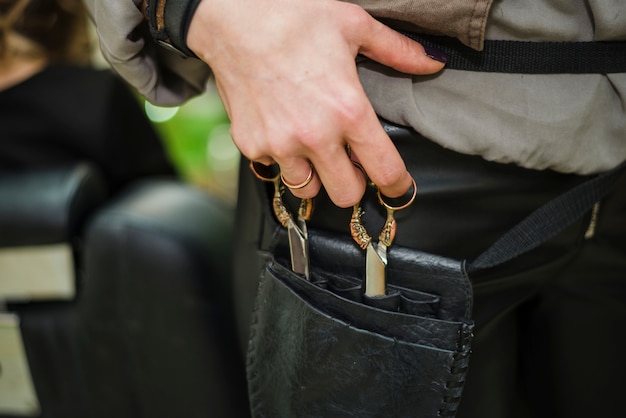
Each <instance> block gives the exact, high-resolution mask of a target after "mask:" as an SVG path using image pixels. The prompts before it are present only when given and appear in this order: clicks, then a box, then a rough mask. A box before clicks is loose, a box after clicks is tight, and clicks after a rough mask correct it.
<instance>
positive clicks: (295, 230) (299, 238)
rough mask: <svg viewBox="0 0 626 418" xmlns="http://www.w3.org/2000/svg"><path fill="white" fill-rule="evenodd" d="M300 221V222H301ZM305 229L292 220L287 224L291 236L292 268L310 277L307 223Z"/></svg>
mask: <svg viewBox="0 0 626 418" xmlns="http://www.w3.org/2000/svg"><path fill="white" fill-rule="evenodd" d="M299 223H300V222H299ZM304 228H305V229H304V231H303V230H302V229H300V227H298V225H296V224H295V222H294V221H293V220H290V221H289V222H288V224H287V233H288V237H289V252H290V254H291V270H293V271H294V272H296V273H300V274H303V275H304V277H306V278H307V279H308V278H309V255H308V243H307V236H306V225H304Z"/></svg>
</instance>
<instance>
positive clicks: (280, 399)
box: [248, 231, 473, 417]
mask: <svg viewBox="0 0 626 418" xmlns="http://www.w3.org/2000/svg"><path fill="white" fill-rule="evenodd" d="M279 241H281V240H280V239H279ZM282 241H284V239H282ZM309 241H310V248H311V260H312V274H311V280H310V281H309V280H306V279H305V278H304V277H303V276H301V275H298V274H295V273H293V272H292V271H291V270H290V269H289V268H287V267H286V266H288V262H287V260H285V259H284V258H283V256H281V253H282V254H285V251H284V249H283V250H281V248H280V247H281V246H280V244H279V245H278V246H277V248H276V251H274V252H273V253H272V254H267V262H266V265H265V268H264V270H263V272H262V275H261V279H260V284H259V290H258V297H257V302H256V306H255V310H254V314H253V324H252V329H251V339H250V342H249V350H248V381H249V390H250V400H251V408H252V412H253V416H256V417H343V416H354V417H408V416H413V417H415V416H419V417H439V416H454V414H455V412H456V409H457V407H458V403H459V400H460V397H461V392H462V389H463V383H464V379H465V373H466V370H467V366H468V361H469V354H470V341H471V337H472V329H473V323H472V321H471V320H470V312H471V301H472V294H471V286H470V282H469V280H468V279H467V277H466V276H465V275H464V273H463V268H462V263H461V262H457V261H454V260H450V259H445V258H441V257H438V256H434V255H430V254H424V253H420V252H418V251H415V250H412V249H408V248H402V247H393V248H392V249H391V251H390V254H389V259H390V261H389V265H388V269H387V274H388V281H389V284H388V292H387V294H386V295H385V296H381V297H375V298H367V297H365V296H364V295H363V294H362V291H361V283H362V274H363V273H362V271H363V265H364V254H363V252H362V251H360V249H359V248H358V247H357V246H356V245H354V243H353V242H351V240H350V239H349V237H348V238H345V237H338V236H332V235H330V234H326V235H324V234H321V233H316V231H310V235H309Z"/></svg>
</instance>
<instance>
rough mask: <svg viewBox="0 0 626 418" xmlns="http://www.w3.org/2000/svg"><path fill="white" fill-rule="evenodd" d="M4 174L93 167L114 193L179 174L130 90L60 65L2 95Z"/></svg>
mask: <svg viewBox="0 0 626 418" xmlns="http://www.w3.org/2000/svg"><path fill="white" fill-rule="evenodd" d="M0 126H2V132H1V133H0V171H6V170H16V169H25V168H34V167H44V166H52V165H60V164H70V163H75V162H79V161H89V162H91V163H93V164H94V165H95V166H96V167H97V168H98V169H100V170H101V171H102V173H103V174H104V177H105V179H106V181H107V183H108V185H109V186H110V188H111V191H116V190H118V189H119V188H120V187H122V186H123V185H125V184H127V183H128V182H129V181H131V180H133V179H136V178H139V177H145V176H149V175H168V176H174V175H176V170H175V168H174V166H173V164H172V162H171V161H170V159H169V157H168V156H167V154H166V150H165V147H164V145H163V143H162V141H161V138H160V137H159V136H158V134H157V132H156V131H155V129H154V128H153V127H152V125H151V124H150V122H149V121H148V119H147V118H146V116H145V114H144V113H143V111H142V109H141V107H140V106H139V104H138V101H137V99H136V98H135V97H134V96H133V95H132V93H131V91H130V89H129V88H128V87H127V86H126V85H125V84H124V83H123V82H121V81H120V80H119V78H117V77H116V76H115V75H113V74H112V73H111V72H110V71H108V70H95V69H92V68H82V67H74V66H65V65H58V66H52V67H49V68H46V69H45V70H43V71H41V72H40V73H38V74H36V75H34V76H32V77H31V78H29V79H27V80H25V81H23V82H21V83H19V84H17V85H14V86H12V87H9V88H7V89H5V90H3V91H0Z"/></svg>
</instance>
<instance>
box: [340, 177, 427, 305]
mask: <svg viewBox="0 0 626 418" xmlns="http://www.w3.org/2000/svg"><path fill="white" fill-rule="evenodd" d="M411 180H412V181H413V184H412V186H411V189H409V190H408V191H407V193H406V194H405V196H410V197H409V198H408V201H406V202H401V200H402V199H403V198H404V197H400V198H396V199H389V198H387V197H386V196H383V194H382V193H381V192H380V189H378V190H377V194H378V201H379V202H380V204H381V205H382V206H384V207H385V209H386V210H387V218H386V219H385V223H384V225H383V227H382V229H381V231H380V234H379V236H378V243H374V242H373V240H372V237H371V236H370V235H369V234H368V233H367V230H366V229H365V226H364V225H363V223H362V221H361V217H362V215H363V209H362V208H361V206H360V205H359V204H356V205H354V207H353V210H352V218H351V219H350V232H351V234H352V238H353V239H354V240H355V241H356V243H357V244H358V245H359V246H360V247H361V248H362V249H364V250H365V251H366V254H365V295H367V296H370V297H372V296H373V297H375V296H383V295H385V293H386V279H385V267H387V262H388V260H387V249H388V248H389V247H390V246H391V244H392V243H393V240H394V238H395V236H396V228H397V225H396V219H395V216H394V213H395V212H396V211H398V210H402V209H405V208H407V207H409V206H410V205H411V204H412V203H413V201H414V200H415V196H416V195H417V185H416V184H415V180H413V179H411ZM399 200H400V203H399V204H397V205H396V204H395V202H396V201H399Z"/></svg>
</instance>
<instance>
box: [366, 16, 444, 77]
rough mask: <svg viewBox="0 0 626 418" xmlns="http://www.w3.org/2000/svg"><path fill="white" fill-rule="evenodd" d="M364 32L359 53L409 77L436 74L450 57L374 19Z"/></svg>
mask: <svg viewBox="0 0 626 418" xmlns="http://www.w3.org/2000/svg"><path fill="white" fill-rule="evenodd" d="M363 26H364V27H367V26H369V29H366V28H364V30H363V31H362V32H361V34H362V36H361V38H360V42H359V43H360V46H359V53H361V54H362V55H365V56H366V57H368V58H370V59H372V60H374V61H376V62H379V63H381V64H383V65H386V66H387V67H391V68H393V69H395V70H398V71H400V72H403V73H408V74H434V73H436V72H438V71H441V70H442V69H443V67H444V66H445V64H446V62H447V60H448V56H447V55H446V54H445V53H443V52H441V51H439V50H436V49H433V48H430V47H424V46H422V45H421V44H420V43H419V42H416V41H414V40H412V39H411V38H409V37H407V36H404V35H403V34H401V33H399V32H397V31H395V30H393V29H391V28H390V27H388V26H386V25H384V24H382V23H380V22H379V21H377V20H375V19H374V18H372V19H371V21H370V22H369V25H363Z"/></svg>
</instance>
